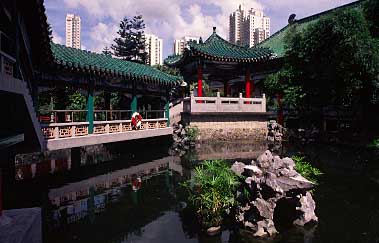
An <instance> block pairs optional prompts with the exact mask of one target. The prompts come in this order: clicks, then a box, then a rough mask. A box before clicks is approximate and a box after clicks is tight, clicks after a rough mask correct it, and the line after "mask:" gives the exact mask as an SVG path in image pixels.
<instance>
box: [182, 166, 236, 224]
mask: <svg viewBox="0 0 379 243" xmlns="http://www.w3.org/2000/svg"><path fill="white" fill-rule="evenodd" d="M239 184H240V182H239V180H238V177H237V176H236V175H235V174H234V173H233V172H232V170H231V169H230V166H229V165H228V164H227V163H226V162H225V161H222V160H211V161H204V163H203V164H201V165H199V166H197V167H196V168H195V174H194V177H193V178H192V180H191V181H189V182H187V183H185V184H184V185H185V187H186V188H187V189H188V191H189V197H188V200H189V203H190V204H191V205H192V206H193V207H194V208H195V209H196V213H197V216H198V219H199V221H200V223H201V224H202V226H203V227H205V228H208V227H212V226H219V225H221V222H222V219H223V215H224V213H225V212H226V210H228V209H230V208H231V207H233V206H235V205H236V203H237V201H236V200H235V194H236V190H237V187H238V186H239Z"/></svg>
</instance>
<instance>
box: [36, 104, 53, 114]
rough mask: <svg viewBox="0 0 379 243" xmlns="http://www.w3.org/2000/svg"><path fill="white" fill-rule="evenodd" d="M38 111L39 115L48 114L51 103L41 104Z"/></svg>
mask: <svg viewBox="0 0 379 243" xmlns="http://www.w3.org/2000/svg"><path fill="white" fill-rule="evenodd" d="M38 112H39V114H40V115H50V113H51V105H50V104H45V105H41V106H40V107H39V109H38Z"/></svg>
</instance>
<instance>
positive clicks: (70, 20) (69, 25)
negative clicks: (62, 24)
mask: <svg viewBox="0 0 379 243" xmlns="http://www.w3.org/2000/svg"><path fill="white" fill-rule="evenodd" d="M66 46H67V47H73V48H77V49H80V47H81V44H80V16H78V15H74V14H67V15H66Z"/></svg>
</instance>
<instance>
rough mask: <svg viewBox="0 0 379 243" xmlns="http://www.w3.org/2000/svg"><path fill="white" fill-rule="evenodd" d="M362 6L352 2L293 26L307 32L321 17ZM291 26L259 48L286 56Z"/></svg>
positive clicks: (305, 19) (359, 2) (299, 21)
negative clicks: (268, 49) (286, 38)
mask: <svg viewBox="0 0 379 243" xmlns="http://www.w3.org/2000/svg"><path fill="white" fill-rule="evenodd" d="M360 4H361V1H356V2H352V3H349V4H346V5H343V6H340V7H337V8H334V9H330V10H328V11H325V12H321V13H318V14H315V15H312V16H309V17H306V18H303V19H299V20H296V21H295V23H294V24H293V25H296V28H297V30H298V31H303V30H305V29H306V28H307V27H308V26H309V25H310V24H313V23H316V22H317V21H319V19H320V18H321V17H324V16H327V15H328V14H331V13H334V12H335V11H336V10H345V9H348V8H357V7H359V6H360ZM290 26H291V25H287V26H285V27H284V28H283V29H281V30H279V31H278V32H276V33H275V34H273V35H272V36H271V37H270V38H268V39H266V40H264V41H263V42H261V43H259V44H258V45H257V46H258V47H264V48H270V49H271V50H273V51H274V53H275V54H276V55H277V57H283V56H284V54H285V37H286V35H287V34H288V32H289V31H290V29H291V28H290Z"/></svg>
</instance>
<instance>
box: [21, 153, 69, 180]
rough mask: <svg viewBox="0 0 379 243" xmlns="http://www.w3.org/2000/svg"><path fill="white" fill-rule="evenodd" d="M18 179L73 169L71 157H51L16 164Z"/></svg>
mask: <svg viewBox="0 0 379 243" xmlns="http://www.w3.org/2000/svg"><path fill="white" fill-rule="evenodd" d="M15 170H16V174H15V176H16V180H26V179H32V178H34V177H39V176H46V175H49V174H55V173H59V172H64V171H69V170H71V159H70V158H68V159H49V160H43V161H41V162H36V163H31V164H16V168H15Z"/></svg>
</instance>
